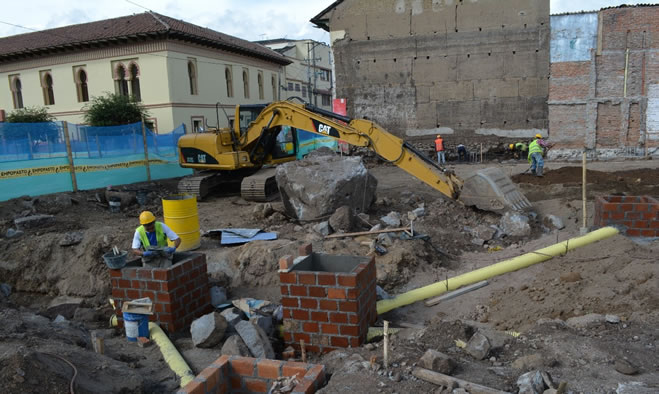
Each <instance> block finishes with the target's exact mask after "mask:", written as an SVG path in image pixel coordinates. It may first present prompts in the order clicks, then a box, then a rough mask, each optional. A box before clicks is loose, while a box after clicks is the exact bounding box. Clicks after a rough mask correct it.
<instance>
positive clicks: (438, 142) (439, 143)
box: [435, 138, 444, 152]
mask: <svg viewBox="0 0 659 394" xmlns="http://www.w3.org/2000/svg"><path fill="white" fill-rule="evenodd" d="M435 150H436V151H437V152H441V151H443V150H444V140H443V139H441V138H437V139H436V140H435Z"/></svg>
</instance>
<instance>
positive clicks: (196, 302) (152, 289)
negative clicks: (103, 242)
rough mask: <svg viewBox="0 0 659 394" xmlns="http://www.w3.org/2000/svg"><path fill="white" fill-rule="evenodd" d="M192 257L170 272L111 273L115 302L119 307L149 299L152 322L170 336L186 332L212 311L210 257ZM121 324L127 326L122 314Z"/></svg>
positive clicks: (139, 269) (131, 269)
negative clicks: (138, 300)
mask: <svg viewBox="0 0 659 394" xmlns="http://www.w3.org/2000/svg"><path fill="white" fill-rule="evenodd" d="M188 255H189V257H188V258H185V259H184V260H182V261H181V262H179V263H177V264H175V265H173V266H171V267H169V268H146V267H124V268H123V269H120V270H110V277H111V282H112V298H114V300H115V301H117V302H118V303H119V306H121V303H122V302H124V301H130V300H134V299H137V298H145V297H148V298H150V299H151V301H152V302H153V303H154V311H155V313H154V314H153V315H151V316H150V317H149V320H150V321H153V322H156V323H158V324H159V325H160V326H161V327H162V328H163V329H165V330H167V331H169V332H170V333H173V332H178V331H182V330H183V329H185V328H186V327H188V326H189V325H190V323H192V321H193V320H194V319H196V318H198V317H200V316H202V315H203V314H205V313H209V312H210V311H211V304H210V291H209V287H208V274H207V272H206V255H205V254H202V253H188ZM119 323H120V324H123V319H122V318H121V313H119Z"/></svg>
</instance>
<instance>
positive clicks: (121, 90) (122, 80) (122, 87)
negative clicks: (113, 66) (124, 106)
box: [115, 65, 129, 97]
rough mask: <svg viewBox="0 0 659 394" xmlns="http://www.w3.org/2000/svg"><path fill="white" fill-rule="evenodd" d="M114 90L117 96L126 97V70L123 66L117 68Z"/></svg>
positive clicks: (127, 93)
mask: <svg viewBox="0 0 659 394" xmlns="http://www.w3.org/2000/svg"><path fill="white" fill-rule="evenodd" d="M115 90H116V92H117V93H118V94H120V95H122V96H126V97H128V95H129V92H128V81H127V80H126V68H125V67H124V66H123V65H120V66H119V67H117V75H116V77H115Z"/></svg>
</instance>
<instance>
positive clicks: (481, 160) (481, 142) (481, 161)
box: [481, 142, 483, 163]
mask: <svg viewBox="0 0 659 394" xmlns="http://www.w3.org/2000/svg"><path fill="white" fill-rule="evenodd" d="M482 162H483V143H482V142H481V163H482Z"/></svg>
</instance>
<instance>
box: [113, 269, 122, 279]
mask: <svg viewBox="0 0 659 394" xmlns="http://www.w3.org/2000/svg"><path fill="white" fill-rule="evenodd" d="M121 277H122V275H121V270H110V278H121Z"/></svg>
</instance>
